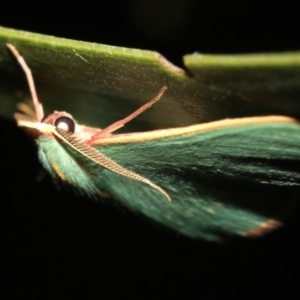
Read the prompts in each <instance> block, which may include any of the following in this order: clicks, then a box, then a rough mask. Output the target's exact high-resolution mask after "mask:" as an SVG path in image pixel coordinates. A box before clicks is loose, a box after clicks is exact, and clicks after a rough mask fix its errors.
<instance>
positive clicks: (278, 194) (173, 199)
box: [10, 45, 300, 240]
mask: <svg viewBox="0 0 300 300" xmlns="http://www.w3.org/2000/svg"><path fill="white" fill-rule="evenodd" d="M10 48H11V50H12V51H13V53H14V54H15V56H16V57H17V58H18V59H19V62H20V60H21V58H20V56H19V54H18V53H17V52H16V49H15V48H13V46H11V45H10ZM20 63H21V62H20ZM25 71H26V70H25ZM33 88H34V87H33V85H31V90H32V89H33ZM165 90H166V88H163V89H162V90H161V91H160V93H159V94H158V95H157V96H156V97H155V98H154V99H152V100H151V101H150V102H149V103H147V104H146V105H144V106H143V107H142V108H140V109H139V110H137V111H136V112H134V113H133V114H131V115H130V116H129V117H127V118H125V119H123V120H120V121H118V122H116V123H114V124H112V125H110V126H109V127H107V128H105V129H103V130H100V129H97V128H91V127H86V126H81V125H79V124H75V121H74V120H73V118H72V116H71V115H69V114H67V113H64V112H54V113H53V114H51V115H49V116H47V117H44V115H43V111H42V107H41V104H40V103H39V102H38V100H37V97H35V93H34V92H32V95H33V102H34V105H35V110H36V116H37V118H36V119H37V120H32V119H30V118H28V117H26V116H23V115H20V114H17V115H16V119H17V121H18V125H19V126H21V127H25V128H26V129H27V130H28V131H29V133H30V134H31V135H32V136H33V137H34V138H35V139H36V142H37V144H38V149H39V150H38V151H39V158H40V160H41V162H42V164H43V166H44V167H45V169H46V170H48V172H49V173H50V174H51V175H52V177H53V178H55V179H57V180H62V181H65V182H68V183H69V184H71V185H73V186H75V187H76V188H78V189H80V190H81V191H83V192H85V193H86V194H88V195H91V196H95V195H96V196H97V195H101V193H103V192H107V193H109V194H110V195H111V196H112V197H113V198H115V199H117V200H118V201H119V202H120V203H122V204H123V205H125V206H126V207H128V208H129V209H130V210H133V211H135V212H137V213H139V214H142V215H144V216H146V217H148V218H150V219H152V220H155V221H156V222H159V223H161V224H164V225H165V226H167V227H168V228H171V229H173V230H175V231H177V232H180V233H182V234H184V235H187V236H191V237H194V238H204V239H207V240H218V239H219V238H222V237H224V236H234V235H241V236H258V235H261V234H264V233H266V232H268V231H270V230H272V229H274V228H276V227H278V226H280V224H281V220H282V219H283V218H285V217H286V215H287V214H288V212H289V211H290V210H291V208H292V205H293V202H294V201H295V200H296V198H297V196H298V189H299V177H300V174H299V172H298V169H297V166H299V160H300V153H299V147H300V137H299V129H300V126H299V124H298V122H297V120H295V119H292V118H289V117H283V116H266V117H252V118H241V119H231V120H230V119H229V120H221V121H216V122H211V123H206V124H200V125H194V126H188V127H182V128H172V129H165V130H156V131H149V132H143V133H130V134H112V132H114V131H115V130H117V129H118V128H120V127H122V126H123V125H124V124H125V123H127V122H128V121H130V120H131V119H133V118H134V117H136V116H137V115H138V114H140V113H141V112H142V111H144V110H145V109H147V108H149V107H150V106H151V105H152V104H153V103H155V102H156V101H157V100H158V99H159V98H160V97H161V96H162V94H163V93H164V91H165ZM109 201H113V200H112V199H110V200H109Z"/></svg>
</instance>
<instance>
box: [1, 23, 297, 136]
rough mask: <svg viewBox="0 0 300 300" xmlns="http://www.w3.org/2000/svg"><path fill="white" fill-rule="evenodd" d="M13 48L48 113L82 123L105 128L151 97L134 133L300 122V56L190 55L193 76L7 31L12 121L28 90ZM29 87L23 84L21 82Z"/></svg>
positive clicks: (159, 61) (119, 51) (145, 55)
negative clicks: (238, 120) (268, 118)
mask: <svg viewBox="0 0 300 300" xmlns="http://www.w3.org/2000/svg"><path fill="white" fill-rule="evenodd" d="M7 42H10V43H12V44H14V45H15V46H16V47H17V48H18V49H19V51H20V52H21V53H22V55H23V56H24V57H26V61H27V63H28V64H29V66H30V67H31V68H32V71H33V74H34V78H35V80H36V82H37V89H38V94H39V98H40V100H41V101H42V102H43V103H44V107H45V108H46V112H52V111H53V109H55V110H65V111H69V112H71V113H72V114H73V115H74V116H76V118H77V120H78V121H79V122H80V123H87V124H89V125H97V126H99V120H101V121H100V122H101V123H103V126H106V125H107V124H110V123H112V122H113V121H115V120H117V119H119V118H123V117H124V116H126V115H128V114H129V113H130V112H132V111H133V110H134V109H135V108H136V107H139V106H141V105H142V104H144V103H145V102H147V101H148V100H149V99H151V98H152V97H153V96H154V95H155V94H156V93H157V92H158V91H159V89H160V88H161V87H162V86H163V85H167V86H168V87H169V90H168V92H167V93H166V94H165V96H164V98H163V100H162V101H160V102H159V103H158V104H156V105H155V106H154V107H153V108H151V110H149V111H148V112H147V113H145V114H142V115H141V116H140V117H139V118H138V120H136V121H135V122H133V123H131V124H128V126H127V127H126V129H127V130H129V131H130V130H133V129H134V130H135V131H136V130H144V129H152V128H169V127H177V126H185V125H191V124H196V123H201V122H207V121H213V120H218V119H223V118H228V117H231V118H232V117H243V116H254V115H270V114H280V115H282V114H284V115H291V116H295V117H299V114H300V107H299V106H300V104H299V101H298V97H299V94H300V90H299V82H300V53H280V54H266V55H235V56H222V55H214V56H212V55H200V54H193V55H187V56H185V58H184V61H185V64H186V67H187V71H185V70H183V69H180V68H178V67H176V66H174V65H172V64H171V63H170V62H169V61H167V60H166V59H165V58H164V57H163V56H161V55H160V54H159V53H156V52H152V51H144V50H137V49H127V48H121V47H114V46H106V45H99V44H95V43H86V42H79V41H72V40H68V39H62V38H56V37H52V36H45V35H40V34H34V33H29V32H23V31H17V30H13V29H6V28H2V27H1V28H0V79H1V81H0V97H1V107H0V112H1V113H2V114H5V115H12V113H13V112H14V111H15V104H16V102H18V101H22V100H24V97H22V96H20V95H19V98H17V96H16V95H17V92H19V91H22V92H24V91H27V86H25V84H26V83H25V80H24V75H23V74H22V72H21V71H20V68H19V66H18V65H17V63H16V62H15V60H14V58H13V57H12V56H11V54H10V53H9V52H8V50H7V49H6V47H5V44H6V43H7ZM20 80H22V81H21V82H23V84H21V82H20Z"/></svg>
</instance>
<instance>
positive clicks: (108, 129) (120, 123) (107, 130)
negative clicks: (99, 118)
mask: <svg viewBox="0 0 300 300" xmlns="http://www.w3.org/2000/svg"><path fill="white" fill-rule="evenodd" d="M167 89H168V88H167V87H166V86H163V87H162V88H161V90H160V91H159V92H158V94H157V95H156V96H155V97H154V98H153V99H151V100H150V101H149V102H147V103H146V104H144V105H143V106H142V107H140V108H139V109H137V110H136V111H134V112H133V113H132V114H130V115H129V116H128V117H126V118H124V119H122V120H119V121H117V122H115V123H113V124H111V125H109V126H108V127H106V128H104V129H102V130H101V131H100V132H98V133H96V134H95V135H93V136H92V138H91V140H94V139H99V138H103V137H105V136H106V135H107V134H108V133H112V132H114V131H116V130H117V129H119V128H121V127H123V126H124V125H125V124H126V123H128V122H129V121H131V120H132V119H134V118H135V117H137V116H138V115H139V114H141V113H142V112H144V111H145V110H147V109H148V108H150V107H151V106H152V105H153V104H154V103H155V102H157V101H158V100H159V99H160V98H161V96H162V95H163V94H164V92H165V91H166V90H167Z"/></svg>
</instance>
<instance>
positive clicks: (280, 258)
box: [0, 0, 300, 299]
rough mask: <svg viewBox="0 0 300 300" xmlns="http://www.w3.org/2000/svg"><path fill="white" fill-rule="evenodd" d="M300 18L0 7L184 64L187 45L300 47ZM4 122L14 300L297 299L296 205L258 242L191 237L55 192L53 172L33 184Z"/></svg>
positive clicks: (207, 9)
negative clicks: (47, 299)
mask: <svg viewBox="0 0 300 300" xmlns="http://www.w3.org/2000/svg"><path fill="white" fill-rule="evenodd" d="M13 6H14V7H13ZM298 19H299V18H298V10H297V9H296V7H293V6H291V5H290V4H289V3H288V2H284V3H281V5H278V6H276V5H275V4H274V3H272V4H270V5H267V2H264V5H262V4H261V3H260V1H251V3H250V4H245V3H243V2H240V4H238V5H231V4H230V3H228V2H223V3H222V4H219V3H214V2H210V3H204V2H202V1H188V0H169V1H168V0H160V1H154V0H152V1H150V0H131V1H122V0H120V1H118V0H114V1H109V2H107V3H106V2H103V3H101V2H100V1H99V4H98V5H97V6H96V5H95V4H94V5H91V4H90V3H89V2H87V1H86V2H81V3H75V2H71V3H69V5H63V4H62V3H60V4H53V3H47V2H40V3H36V5H35V6H33V5H32V4H31V3H28V2H27V1H23V2H22V4H16V3H11V7H10V4H9V3H6V4H5V6H4V9H3V7H2V8H1V12H0V25H2V26H6V27H11V28H16V29H22V30H28V31H33V32H38V33H44V34H49V35H55V36H59V37H66V38H72V39H78V40H84V41H90V42H98V43H104V44H110V45H116V46H125V47H134V48H141V49H150V50H156V51H158V52H160V53H162V54H163V55H165V56H166V57H167V58H168V59H169V60H171V61H172V62H173V63H175V64H177V65H179V66H181V65H182V59H181V57H182V55H184V54H187V53H193V52H201V53H244V52H266V51H268V52H270V51H285V50H297V49H298V50H299V49H300V39H299V21H298ZM1 125H2V127H1V128H3V131H2V136H1V142H0V143H1V144H0V145H1V147H0V150H1V152H0V153H1V157H0V160H1V161H0V170H1V190H2V193H1V202H0V203H1V208H0V214H1V215H2V216H1V223H2V222H3V224H1V244H0V248H1V249H2V250H4V252H3V254H2V255H1V262H2V266H1V270H0V272H1V273H0V274H1V281H2V282H3V283H4V284H6V285H7V286H8V283H12V284H13V286H12V288H10V289H9V292H10V295H11V297H13V296H15V295H24V296H25V295H27V296H30V297H31V298H35V297H37V298H40V299H43V298H44V296H42V295H43V294H48V295H52V297H51V298H52V299H58V298H60V297H62V296H65V298H73V297H75V296H78V295H80V296H81V299H93V297H95V295H96V294H97V295H99V297H101V296H102V297H104V298H106V297H107V295H111V296H122V295H133V294H136V295H137V296H139V297H143V298H144V297H145V296H150V297H151V298H158V297H167V296H169V297H171V296H174V295H178V296H182V297H186V298H190V297H197V298H201V299H206V298H208V297H211V298H219V297H220V298H221V297H222V298H223V297H225V296H229V295H230V296H235V297H239V298H244V297H245V296H253V297H257V298H261V297H266V296H267V297H270V298H271V297H274V296H278V297H280V296H285V298H286V299H291V298H294V297H295V298H296V297H297V296H299V292H298V289H299V288H298V282H299V270H298V269H299V258H298V253H299V250H300V247H299V234H298V232H299V229H300V227H299V222H298V221H297V215H299V214H297V210H298V209H297V208H296V210H295V213H294V214H293V216H292V218H291V219H289V220H288V221H287V223H286V226H285V227H284V228H282V229H280V230H278V231H276V232H274V233H272V234H270V235H268V236H266V237H263V238H261V239H256V240H243V239H241V240H235V241H232V242H230V243H228V244H225V245H215V244H210V243H206V242H203V241H194V240H190V239H188V238H184V237H180V236H176V235H175V234H171V233H169V232H166V231H165V230H164V229H162V228H159V227H154V226H152V225H151V224H149V223H148V222H146V221H144V220H141V219H140V218H137V217H135V216H134V215H132V214H131V213H127V212H123V211H121V210H116V209H115V208H113V207H110V206H107V205H103V204H99V203H95V202H93V201H92V200H89V199H86V198H85V197H77V196H75V195H74V194H73V193H72V192H68V191H65V190H58V189H57V188H56V186H55V185H54V184H53V183H52V181H51V179H49V178H48V176H45V177H44V178H43V179H42V180H41V181H40V182H37V180H36V178H37V176H38V174H39V172H40V169H41V167H40V165H39V163H38V160H37V157H36V149H35V146H34V145H33V144H32V142H31V141H30V140H29V139H28V138H27V137H26V135H25V134H24V133H23V132H21V131H20V130H19V129H17V128H16V126H15V124H14V122H13V121H10V120H6V119H3V120H2V121H1ZM23 283H24V287H23ZM21 286H22V287H21ZM5 298H6V299H8V298H9V297H8V296H5Z"/></svg>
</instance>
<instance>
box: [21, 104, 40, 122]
mask: <svg viewBox="0 0 300 300" xmlns="http://www.w3.org/2000/svg"><path fill="white" fill-rule="evenodd" d="M17 109H18V111H20V112H22V113H24V114H25V115H26V116H28V117H30V118H32V119H35V118H36V112H35V110H34V109H33V108H32V107H31V106H30V105H28V104H27V103H24V102H19V103H17Z"/></svg>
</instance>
